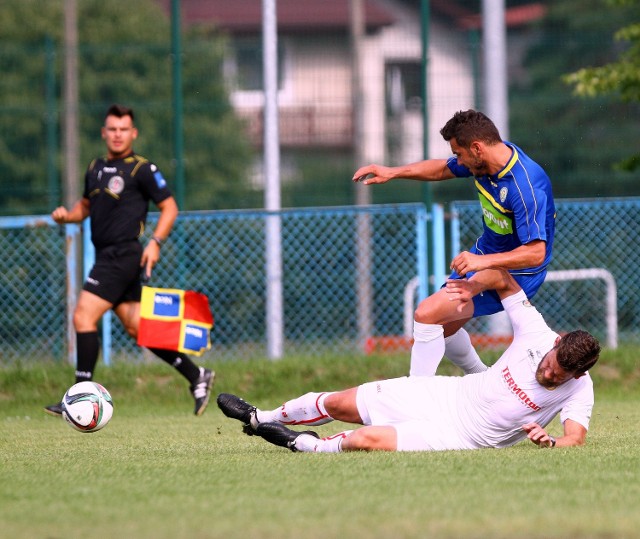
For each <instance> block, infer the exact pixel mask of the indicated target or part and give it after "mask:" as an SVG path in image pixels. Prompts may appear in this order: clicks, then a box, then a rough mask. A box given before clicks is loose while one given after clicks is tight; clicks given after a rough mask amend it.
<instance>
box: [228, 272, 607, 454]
mask: <svg viewBox="0 0 640 539" xmlns="http://www.w3.org/2000/svg"><path fill="white" fill-rule="evenodd" d="M490 289H494V290H497V291H498V293H499V294H500V298H501V301H502V303H503V306H504V309H505V311H506V312H507V313H508V315H509V318H510V320H511V323H512V326H513V333H514V337H513V342H512V343H511V345H510V346H509V348H507V350H506V351H505V352H504V354H502V356H501V357H500V359H499V360H498V361H497V362H496V363H495V364H494V365H493V366H492V367H491V368H489V369H488V370H487V371H485V372H481V373H477V374H470V375H467V376H464V377H460V376H432V377H424V376H415V377H403V378H395V379H391V380H381V381H377V382H370V383H366V384H363V385H361V386H358V387H356V388H351V389H347V390H345V391H339V392H325V393H307V394H306V395H303V396H301V397H298V398H297V399H293V400H290V401H287V402H285V403H284V404H283V405H282V406H281V407H280V408H276V409H275V410H271V411H263V410H258V409H256V408H255V407H254V406H252V405H250V404H249V403H247V402H245V401H244V400H242V399H240V398H239V397H236V396H235V395H230V394H224V393H223V394H220V395H219V396H218V405H219V407H220V408H221V410H222V411H223V413H225V415H227V416H228V417H231V418H234V419H238V420H240V421H242V422H243V423H244V424H245V427H244V430H245V432H246V433H247V434H257V435H259V436H261V437H262V438H264V439H265V440H267V441H269V442H271V443H274V444H276V445H280V446H283V447H288V448H289V449H291V450H293V451H308V452H339V451H351V450H388V451H439V450H447V449H477V448H484V447H494V448H501V447H508V446H511V445H514V444H516V443H518V442H520V441H521V440H523V439H525V438H527V437H528V438H529V439H530V440H531V441H532V442H533V443H535V444H536V445H538V446H540V447H555V446H562V447H567V446H574V445H582V444H584V442H585V439H586V434H587V430H588V428H589V420H590V418H591V410H592V408H593V403H594V396H593V383H592V381H591V377H590V376H589V374H588V373H587V370H588V369H590V368H591V367H592V366H593V365H594V364H595V363H596V362H597V360H598V356H599V353H600V345H599V344H598V341H597V340H596V339H595V338H594V337H593V336H591V335H590V334H589V333H587V332H586V331H581V330H578V331H573V332H570V333H568V334H566V335H563V336H560V335H558V334H557V333H556V332H554V331H553V330H551V329H550V328H549V326H547V324H546V322H545V321H544V319H543V317H542V315H541V314H540V313H539V312H538V311H537V309H536V308H535V307H533V306H532V305H531V304H530V303H529V301H528V299H527V297H526V295H525V294H524V292H523V291H522V289H521V288H520V287H519V285H518V284H517V283H516V282H515V280H514V279H513V278H512V277H511V276H510V275H509V273H507V272H506V271H501V270H485V271H481V272H478V273H477V274H475V275H474V277H472V278H471V279H470V280H455V281H448V283H447V290H448V292H449V293H450V295H451V296H450V299H451V300H452V301H457V302H459V304H460V305H459V308H462V307H463V306H464V305H465V304H466V303H467V302H468V301H470V300H471V298H472V297H473V296H474V295H476V294H478V293H482V292H483V291H484V290H490ZM558 413H559V414H560V420H561V422H562V424H563V427H564V435H563V436H562V437H558V438H557V439H555V438H553V437H552V436H550V435H549V434H548V433H547V432H546V431H545V427H546V426H547V425H548V424H549V423H550V422H551V421H552V420H553V418H554V417H555V416H556V415H557V414H558ZM332 420H340V421H344V422H348V423H356V424H361V425H365V426H364V427H361V428H358V429H355V430H349V431H345V432H340V433H338V434H336V435H334V436H329V437H326V438H322V439H320V438H319V437H318V436H317V434H315V433H314V432H312V431H303V432H301V431H295V430H292V429H289V428H288V426H292V425H294V426H312V425H321V424H324V423H327V422H329V421H332Z"/></svg>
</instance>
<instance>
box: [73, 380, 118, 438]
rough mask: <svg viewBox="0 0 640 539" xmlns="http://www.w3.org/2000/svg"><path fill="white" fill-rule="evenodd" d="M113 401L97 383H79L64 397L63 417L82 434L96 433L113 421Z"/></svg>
mask: <svg viewBox="0 0 640 539" xmlns="http://www.w3.org/2000/svg"><path fill="white" fill-rule="evenodd" d="M112 415H113V399H112V398H111V395H110V394H109V392H108V391H107V390H106V389H105V388H104V387H103V386H102V385H100V384H98V383H97V382H78V383H77V384H74V385H73V386H71V387H70V388H69V389H68V390H67V392H66V393H65V394H64V397H62V417H64V419H65V421H66V422H67V423H69V425H71V426H72V427H73V428H74V429H76V430H79V431H80V432H96V431H98V430H100V429H101V428H103V427H104V426H105V425H106V424H107V423H109V421H110V420H111V416H112Z"/></svg>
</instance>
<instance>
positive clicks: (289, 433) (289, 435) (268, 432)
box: [256, 423, 320, 453]
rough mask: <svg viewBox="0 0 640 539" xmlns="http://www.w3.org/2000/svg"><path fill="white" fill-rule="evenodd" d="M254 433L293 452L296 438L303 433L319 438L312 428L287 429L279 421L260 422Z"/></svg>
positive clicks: (295, 449)
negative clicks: (302, 429)
mask: <svg viewBox="0 0 640 539" xmlns="http://www.w3.org/2000/svg"><path fill="white" fill-rule="evenodd" d="M256 434H257V435H258V436H261V437H262V438H264V439H265V440H266V441H267V442H270V443H272V444H273V445H279V446H280V447H286V448H287V449H290V450H291V451H293V452H294V453H295V452H297V451H298V449H297V448H296V440H297V439H298V438H299V437H300V436H302V435H303V434H308V435H310V436H313V437H315V438H320V436H318V435H317V434H316V433H315V432H313V431H312V430H305V431H302V432H299V431H295V430H291V429H288V428H287V427H285V426H284V425H282V424H281V423H260V424H259V425H258V428H257V429H256Z"/></svg>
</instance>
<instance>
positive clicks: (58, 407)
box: [44, 402, 62, 417]
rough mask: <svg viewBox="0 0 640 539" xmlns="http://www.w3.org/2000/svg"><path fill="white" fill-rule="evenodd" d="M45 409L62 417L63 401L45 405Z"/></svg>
mask: <svg viewBox="0 0 640 539" xmlns="http://www.w3.org/2000/svg"><path fill="white" fill-rule="evenodd" d="M44 411H45V412H47V413H48V414H51V415H54V416H56V417H60V416H61V415H62V403H61V402H56V403H55V404H50V405H49V406H45V407H44Z"/></svg>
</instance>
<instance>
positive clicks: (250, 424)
mask: <svg viewBox="0 0 640 539" xmlns="http://www.w3.org/2000/svg"><path fill="white" fill-rule="evenodd" d="M218 408H220V410H222V413H223V414H224V415H226V416H227V417H230V418H231V419H237V420H238V421H240V422H241V423H242V432H244V433H245V434H247V435H249V436H253V435H254V434H255V432H256V427H257V426H258V418H257V417H256V407H255V406H253V405H252V404H249V403H248V402H247V401H245V400H243V399H241V398H240V397H237V396H236V395H232V394H231V393H220V395H218Z"/></svg>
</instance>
